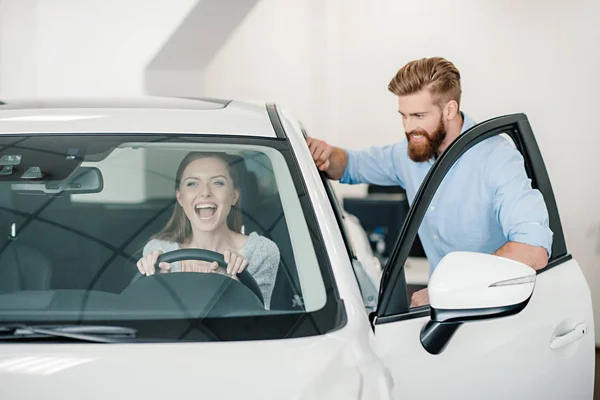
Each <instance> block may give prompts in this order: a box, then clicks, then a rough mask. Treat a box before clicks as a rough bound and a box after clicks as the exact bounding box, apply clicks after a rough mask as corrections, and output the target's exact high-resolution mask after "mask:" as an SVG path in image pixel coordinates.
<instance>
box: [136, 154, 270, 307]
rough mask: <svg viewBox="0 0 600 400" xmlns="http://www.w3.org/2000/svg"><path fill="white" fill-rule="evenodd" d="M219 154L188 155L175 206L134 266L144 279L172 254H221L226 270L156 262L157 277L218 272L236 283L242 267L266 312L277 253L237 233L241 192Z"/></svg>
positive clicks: (230, 164)
mask: <svg viewBox="0 0 600 400" xmlns="http://www.w3.org/2000/svg"><path fill="white" fill-rule="evenodd" d="M241 161H242V160H241V159H239V158H236V157H232V156H228V155H226V154H221V153H204V152H192V153H189V154H188V155H187V156H186V157H185V158H184V159H183V161H182V162H181V164H180V165H179V168H178V170H177V175H176V181H175V196H176V197H177V204H175V209H174V210H173V214H172V215H171V218H170V219H169V221H168V222H167V224H166V226H165V227H164V228H163V229H162V230H161V231H160V232H159V233H158V234H156V235H154V236H153V237H152V238H151V240H150V241H149V242H148V243H147V244H146V246H145V247H144V250H143V257H142V258H141V259H140V260H139V261H138V262H137V267H138V269H139V271H140V272H141V273H142V274H144V275H152V274H154V273H155V270H154V265H155V264H156V261H157V259H158V256H159V255H160V254H162V253H165V252H169V251H173V250H177V249H186V248H192V249H205V250H211V251H215V252H218V253H222V254H223V256H224V258H225V262H226V263H227V268H226V269H224V268H222V267H220V266H218V265H217V263H216V262H215V263H212V264H211V263H209V262H205V261H196V260H189V261H181V262H174V263H171V264H168V263H165V262H161V263H160V265H159V272H160V273H165V272H179V271H185V272H203V273H220V274H224V275H228V276H230V277H232V278H233V279H237V278H236V275H237V274H239V273H240V272H242V271H244V270H245V269H246V268H247V269H248V272H249V273H250V274H251V275H252V277H253V278H254V280H255V281H256V283H257V284H258V286H259V288H260V290H261V292H262V295H263V299H264V304H265V307H266V308H268V307H269V303H270V300H271V294H272V292H273V285H274V283H275V277H276V275H277V268H278V266H279V249H278V248H277V245H276V244H275V243H274V242H272V241H271V240H269V239H267V238H265V237H264V236H260V235H258V234H257V233H255V232H252V233H250V235H244V234H242V233H241V227H242V213H241V209H240V207H239V204H240V200H241V193H240V189H239V186H238V175H237V173H236V168H235V166H234V163H235V162H241Z"/></svg>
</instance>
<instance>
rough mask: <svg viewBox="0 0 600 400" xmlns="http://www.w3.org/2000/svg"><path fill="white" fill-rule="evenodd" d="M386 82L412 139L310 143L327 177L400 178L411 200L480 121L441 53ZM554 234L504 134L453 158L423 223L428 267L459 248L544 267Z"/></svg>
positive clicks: (386, 181)
mask: <svg viewBox="0 0 600 400" xmlns="http://www.w3.org/2000/svg"><path fill="white" fill-rule="evenodd" d="M388 89H389V90H390V91H391V92H392V93H394V94H395V95H396V96H398V112H399V113H400V115H401V116H402V123H403V125H404V131H405V133H406V140H402V141H401V142H398V143H394V144H391V145H387V146H383V147H371V148H369V149H366V150H362V151H348V150H344V149H342V148H339V147H334V146H330V145H329V144H328V143H326V142H324V141H322V140H319V139H315V138H310V137H309V138H307V144H308V147H309V149H310V151H311V154H312V156H313V159H314V160H315V163H316V165H317V167H318V168H319V170H321V171H324V172H325V173H326V175H327V176H328V177H329V178H331V179H339V180H340V182H342V183H349V184H356V183H371V184H376V185H383V186H386V185H387V186H396V185H399V186H401V187H403V188H404V189H405V190H406V194H407V197H408V201H409V203H410V204H412V202H413V200H414V197H415V195H416V192H417V190H418V189H419V186H420V185H421V183H422V182H423V179H424V178H425V175H426V174H427V172H428V171H429V169H430V168H431V166H432V165H433V162H434V161H435V159H436V158H437V157H438V156H439V155H440V154H442V153H443V152H444V151H445V150H446V148H448V146H449V145H450V143H452V142H453V141H454V140H455V139H456V138H457V137H458V136H459V135H460V134H462V133H463V132H465V131H466V130H468V129H469V128H471V127H472V126H474V125H475V122H474V121H473V120H471V119H470V118H469V117H468V116H467V115H466V114H464V113H463V112H461V111H460V109H459V107H460V97H461V85H460V73H459V71H458V69H457V68H456V67H455V66H454V65H453V64H452V63H451V62H449V61H447V60H445V59H443V58H440V57H434V58H426V59H421V60H416V61H412V62H409V63H408V64H407V65H405V66H404V67H402V68H401V69H400V70H399V71H398V73H397V74H396V76H394V78H393V79H392V80H391V82H390V84H389V86H388ZM552 236H553V234H552V231H551V230H550V228H549V221H548V211H547V208H546V204H545V202H544V198H543V197H542V194H541V193H540V192H539V191H538V190H534V189H532V187H531V181H530V180H529V178H528V177H527V173H526V171H525V166H524V160H523V157H522V155H521V153H519V151H518V150H517V149H516V148H515V147H514V146H513V145H512V144H511V143H509V142H508V141H507V140H506V139H505V138H503V137H501V136H495V137H492V138H490V139H488V140H485V141H483V142H481V143H479V144H478V145H476V146H474V147H473V148H471V149H470V150H469V151H467V152H466V153H465V154H463V156H462V157H461V158H460V160H458V161H457V162H456V164H454V166H453V167H452V168H451V169H450V171H449V172H448V174H447V175H446V177H445V179H444V181H443V182H442V184H441V185H440V187H439V188H438V190H437V193H436V194H435V196H434V198H433V200H432V202H431V205H430V207H429V210H428V211H427V214H426V215H425V218H424V219H423V222H422V224H421V227H420V228H419V237H420V239H421V242H422V244H423V249H424V250H425V253H426V254H427V258H428V259H429V262H430V266H431V267H430V274H431V273H432V272H433V270H434V269H435V267H436V265H437V264H438V263H439V261H440V260H441V259H442V257H444V255H446V254H447V253H450V252H452V251H461V250H462V251H473V252H479V253H488V254H495V255H498V256H500V257H505V258H509V259H513V260H517V261H520V262H522V263H524V264H527V265H529V266H530V267H532V268H534V269H536V270H537V269H541V268H543V267H544V266H545V265H546V264H547V262H548V257H549V256H550V251H551V247H552ZM428 303H429V298H428V294H427V289H423V290H420V291H418V292H416V293H414V294H413V296H412V298H411V306H413V307H415V306H420V305H425V304H428Z"/></svg>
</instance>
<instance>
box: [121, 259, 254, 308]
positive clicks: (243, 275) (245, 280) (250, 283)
mask: <svg viewBox="0 0 600 400" xmlns="http://www.w3.org/2000/svg"><path fill="white" fill-rule="evenodd" d="M183 260H198V261H207V262H211V263H212V262H217V264H219V266H221V267H223V268H227V263H226V262H225V257H224V256H223V254H221V253H217V252H215V251H210V250H204V249H179V250H173V251H169V252H167V253H163V254H161V255H160V256H158V259H157V260H156V264H155V265H154V268H155V270H156V271H158V270H159V267H158V265H159V264H160V263H161V262H166V263H172V262H176V261H183ZM143 276H146V275H142V274H141V273H140V272H139V271H138V273H137V274H136V276H135V277H134V278H133V280H132V281H131V283H134V282H135V281H137V280H138V279H140V278H141V277H143ZM236 276H237V278H238V279H239V281H240V282H241V283H242V284H244V286H246V287H247V288H248V289H250V290H251V291H252V293H254V294H255V295H256V297H258V299H259V300H260V301H261V303H263V304H264V303H265V301H264V299H263V295H262V292H261V291H260V288H259V287H258V284H257V283H256V281H255V280H254V277H252V275H251V274H250V272H248V270H243V271H242V272H240V273H239V274H237V275H236Z"/></svg>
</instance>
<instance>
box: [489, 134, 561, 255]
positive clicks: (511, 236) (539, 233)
mask: <svg viewBox="0 0 600 400" xmlns="http://www.w3.org/2000/svg"><path fill="white" fill-rule="evenodd" d="M488 165H489V166H490V167H491V168H490V171H491V172H490V176H489V178H490V182H491V185H492V187H491V190H493V191H494V196H493V207H494V212H495V215H496V217H497V219H498V221H499V222H500V225H501V226H502V231H503V233H504V236H505V238H506V240H507V241H509V242H519V243H525V244H529V245H531V246H538V247H543V248H545V249H546V250H547V251H548V257H550V254H551V251H552V237H553V233H552V231H551V230H550V227H549V217H548V209H547V207H546V202H545V201H544V197H543V196H542V194H541V192H540V191H539V190H537V189H533V188H532V186H531V179H529V177H528V176H527V172H526V171H525V163H524V160H523V156H522V155H521V153H520V152H519V151H518V150H517V149H516V148H515V147H513V146H512V144H510V143H508V141H507V142H505V143H502V144H500V145H498V146H496V147H495V148H494V150H493V151H492V153H491V155H490V157H489V158H488Z"/></svg>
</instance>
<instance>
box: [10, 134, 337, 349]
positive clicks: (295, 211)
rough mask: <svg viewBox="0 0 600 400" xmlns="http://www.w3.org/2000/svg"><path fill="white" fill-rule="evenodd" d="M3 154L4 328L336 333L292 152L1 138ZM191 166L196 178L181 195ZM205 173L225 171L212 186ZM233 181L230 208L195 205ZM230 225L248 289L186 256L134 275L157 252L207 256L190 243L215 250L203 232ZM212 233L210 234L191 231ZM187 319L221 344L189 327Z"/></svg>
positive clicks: (114, 139)
mask: <svg viewBox="0 0 600 400" xmlns="http://www.w3.org/2000/svg"><path fill="white" fill-rule="evenodd" d="M0 146H1V147H0V164H1V165H0V168H1V170H2V172H0V233H1V234H2V238H1V239H0V246H1V247H0V324H2V323H4V322H16V321H20V322H24V321H25V322H28V323H49V322H53V323H54V322H60V323H83V322H99V321H102V322H104V323H112V324H115V323H117V324H120V325H123V324H133V325H135V326H136V327H137V328H139V326H144V327H147V326H148V321H149V320H152V321H155V322H156V323H157V324H158V323H159V322H158V321H160V324H159V325H152V324H151V325H150V326H153V328H154V329H150V330H143V331H144V334H145V335H146V336H147V337H156V338H161V339H173V340H248V339H261V338H265V339H268V338H274V337H294V336H298V335H301V336H302V335H310V334H317V333H323V332H325V331H327V329H333V326H334V325H335V324H337V323H339V322H340V319H339V318H336V317H335V313H337V312H339V310H338V308H337V307H335V306H333V307H331V305H333V303H332V302H335V301H337V300H336V291H335V290H334V289H333V283H332V281H331V274H330V272H329V269H328V268H329V266H328V265H327V264H326V260H327V257H325V255H324V249H323V247H322V238H320V236H319V233H318V230H317V229H316V226H317V224H316V221H315V220H314V215H313V213H312V208H311V205H310V204H309V203H308V197H307V196H306V195H305V193H304V189H303V187H304V186H303V185H302V177H301V176H298V175H297V173H298V169H297V168H295V167H294V162H295V159H294V156H293V154H291V152H290V149H289V147H288V145H287V144H286V143H283V142H282V141H276V140H269V139H256V140H255V139H251V138H244V139H243V140H242V139H235V138H219V137H212V138H210V139H204V138H201V137H197V136H176V135H169V136H165V135H110V136H103V135H79V136H77V135H55V136H51V135H39V136H36V135H29V136H3V137H1V138H0ZM190 155H192V156H193V157H198V158H193V159H194V160H195V161H192V162H194V164H193V165H195V166H197V167H195V168H199V169H196V170H193V169H192V170H193V171H195V172H194V173H195V174H196V175H194V176H191V177H187V178H186V179H187V180H186V181H182V182H179V185H177V183H176V176H177V173H178V169H180V166H181V165H183V164H182V162H184V161H185V159H187V158H188V157H190ZM17 158H18V159H19V161H18V162H17V161H16V160H17ZM207 159H208V160H209V161H202V160H207ZM198 160H200V161H198ZM211 160H212V161H211ZM207 165H211V166H212V167H211V168H217V170H218V171H226V172H223V173H217V172H215V173H214V174H213V175H214V176H213V175H210V174H209V172H210V173H212V172H214V171H215V170H214V169H207V168H208V167H206V166H207ZM215 165H216V167H215ZM203 168H204V169H203ZM218 168H221V169H218ZM183 170H188V169H187V168H183ZM192 170H189V171H192ZM205 171H208V172H206V173H205ZM190 174H192V173H191V172H190ZM192 175H193V174H192ZM234 175H235V178H234ZM184 176H185V174H184ZM222 176H226V177H225V178H223V177H222ZM223 179H225V183H224V181H223ZM228 180H231V182H233V181H235V185H234V186H235V189H232V191H231V192H222V193H227V196H229V195H230V194H232V193H233V194H232V195H231V196H229V197H227V196H225V197H226V198H227V200H222V199H220V198H219V199H218V200H214V201H212V202H209V201H206V200H202V201H200V200H198V199H206V198H210V199H215V196H216V195H215V194H214V193H217V192H218V191H219V190H222V189H221V188H222V187H223V186H224V185H226V182H229V181H228ZM204 185H205V186H204ZM188 187H189V188H191V189H187V188H188ZM200 187H202V188H208V189H202V190H206V191H209V190H210V191H211V194H210V196H212V197H206V196H208V195H206V194H199V193H201V192H200V189H197V188H200ZM232 187H233V186H232ZM176 188H179V189H180V190H179V194H180V197H177V196H176ZM190 193H192V194H190ZM236 193H237V197H236ZM186 196H187V197H186ZM228 202H229V203H231V204H229V203H228ZM178 207H179V208H180V209H181V212H180V213H179V214H177V212H176V209H177V208H178ZM228 207H229V208H228ZM225 210H229V211H225ZM186 213H187V214H186ZM225 213H226V214H225ZM190 216H191V217H190ZM186 218H187V219H186ZM190 218H192V219H190ZM194 218H197V220H196V219H194ZM192 220H193V221H194V223H190V221H192ZM221 220H222V221H225V222H223V223H224V224H225V225H226V226H227V228H228V229H229V230H230V231H231V232H235V236H233V237H235V238H236V240H237V242H235V243H239V244H240V246H239V249H238V250H239V251H240V253H241V254H242V255H243V256H244V257H245V258H246V259H247V261H248V266H247V268H246V275H250V276H251V278H252V279H250V281H247V280H244V279H242V276H241V275H240V276H239V278H238V279H232V278H231V277H229V276H228V275H227V274H226V272H225V268H224V267H222V266H219V268H218V269H216V270H215V271H216V272H212V271H209V272H210V273H208V272H207V271H204V272H191V271H197V268H199V267H197V266H199V265H200V266H201V265H204V264H202V263H194V262H193V261H192V262H191V263H190V262H188V261H189V260H184V259H182V260H174V261H172V262H171V267H172V268H173V272H171V273H166V274H155V275H153V276H143V277H142V276H141V275H140V274H139V272H138V268H137V266H136V264H137V263H138V261H139V260H140V259H142V258H143V257H144V256H145V255H147V254H149V252H150V250H159V251H162V252H164V253H169V252H175V250H181V249H184V248H191V249H194V250H198V249H199V247H198V246H196V245H195V244H193V243H187V242H186V240H188V239H186V238H189V237H193V238H197V237H202V238H206V239H207V240H208V239H210V238H211V235H213V234H214V231H212V230H210V229H212V228H210V227H212V225H210V224H211V223H212V222H203V221H221ZM198 221H200V222H198ZM214 223H215V224H217V222H214ZM202 224H205V225H202ZM206 224H208V225H206ZM219 226H223V225H219ZM205 228H206V229H207V231H206V232H208V233H205V234H204V236H201V235H200V236H199V235H197V234H196V233H195V231H194V230H200V231H201V230H202V229H205ZM185 232H188V234H186V233H185ZM189 232H192V233H191V235H192V236H190V234H189ZM202 232H204V231H202ZM186 235H187V236H186ZM231 235H234V234H233V233H231ZM219 237H221V236H219ZM227 237H229V236H227ZM204 250H206V249H204ZM194 254H195V255H197V252H196V253H194ZM206 254H209V253H202V254H201V255H200V257H206ZM225 267H226V265H225ZM193 268H196V269H193ZM175 272H185V273H175ZM251 281H254V283H255V284H256V286H254V284H252V282H251ZM314 313H317V314H318V313H329V314H328V315H330V316H331V317H332V319H331V320H329V321H326V322H324V323H325V325H326V326H318V325H319V323H316V325H315V323H312V327H308V328H307V326H306V325H307V323H306V322H304V316H305V315H312V314H314ZM332 313H333V314H332ZM247 319H248V320H250V319H252V320H253V321H255V325H253V326H252V327H249V326H247V323H248V322H246V320H247ZM336 319H337V322H332V321H335V320H336ZM190 320H195V321H196V324H197V325H199V326H200V325H202V326H204V327H206V326H209V328H210V329H209V330H210V332H212V333H210V334H208V333H207V330H206V329H200V328H197V329H195V330H194V329H191V328H190V326H189V321H190ZM342 320H343V318H342ZM136 321H138V323H136ZM185 321H187V322H188V324H187V325H186V323H184V322H185ZM199 321H201V322H199ZM260 321H264V322H263V323H261V322H260ZM309 325H310V324H309ZM182 326H186V327H185V329H184V328H182ZM186 330H187V331H186ZM182 331H183V332H186V333H185V334H183V333H182Z"/></svg>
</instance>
